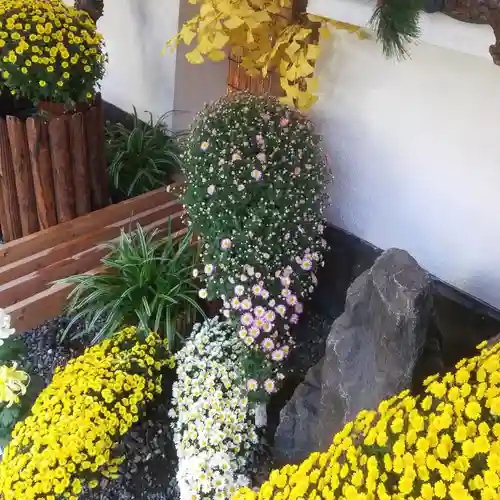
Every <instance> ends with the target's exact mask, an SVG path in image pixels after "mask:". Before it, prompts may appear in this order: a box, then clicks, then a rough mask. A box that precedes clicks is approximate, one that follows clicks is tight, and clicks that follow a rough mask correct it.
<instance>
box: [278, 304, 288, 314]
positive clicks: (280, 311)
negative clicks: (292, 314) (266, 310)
mask: <svg viewBox="0 0 500 500" xmlns="http://www.w3.org/2000/svg"><path fill="white" fill-rule="evenodd" d="M276 312H277V313H278V314H279V315H280V316H284V315H285V313H286V306H284V305H283V304H278V305H277V306H276Z"/></svg>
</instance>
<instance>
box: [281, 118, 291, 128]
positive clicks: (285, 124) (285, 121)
mask: <svg viewBox="0 0 500 500" xmlns="http://www.w3.org/2000/svg"><path fill="white" fill-rule="evenodd" d="M289 123H290V120H289V119H288V118H282V119H281V120H280V127H286V126H287V125H288V124H289Z"/></svg>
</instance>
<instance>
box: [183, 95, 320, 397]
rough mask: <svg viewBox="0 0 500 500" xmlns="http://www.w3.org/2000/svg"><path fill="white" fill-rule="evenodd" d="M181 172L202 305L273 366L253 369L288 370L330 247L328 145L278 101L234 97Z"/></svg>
mask: <svg viewBox="0 0 500 500" xmlns="http://www.w3.org/2000/svg"><path fill="white" fill-rule="evenodd" d="M183 168H184V172H185V175H186V178H187V188H186V192H185V195H184V203H185V205H186V207H187V210H188V213H189V219H190V224H191V225H192V227H193V229H194V231H195V232H196V233H197V234H199V235H200V236H201V237H202V240H203V242H204V246H203V251H202V261H203V264H204V269H203V273H202V276H203V280H204V281H205V283H206V288H204V289H202V290H201V291H200V293H201V296H202V297H205V296H207V297H208V298H209V299H213V298H221V299H223V301H224V311H223V312H224V315H225V316H226V317H228V318H232V319H233V320H234V322H235V324H238V332H239V335H240V337H241V338H242V339H243V341H244V342H245V343H246V344H247V345H249V346H252V347H253V350H254V352H256V353H258V355H259V356H261V357H262V356H264V357H265V359H260V360H259V361H258V362H257V363H253V365H254V366H255V365H262V366H264V365H265V360H266V359H267V360H269V361H277V362H280V361H281V360H282V359H283V358H284V357H286V355H287V353H288V351H289V349H290V348H291V347H292V345H293V338H292V336H291V335H290V333H289V332H290V324H293V323H296V322H297V321H298V315H299V314H300V312H302V308H303V305H302V303H303V301H304V300H305V299H306V298H307V297H308V296H309V294H310V293H311V292H312V291H313V290H314V286H315V284H316V275H315V272H316V269H317V267H318V266H320V265H321V264H322V255H321V252H322V250H323V248H324V247H325V246H326V242H325V241H324V240H323V238H322V236H321V235H322V232H323V228H324V224H323V221H322V212H323V209H324V207H325V204H326V196H325V194H324V193H325V191H324V189H325V186H326V183H327V175H328V171H327V168H326V157H325V155H324V153H323V151H322V149H321V147H320V138H319V136H318V135H316V133H315V132H314V127H313V125H312V123H311V122H310V121H309V120H308V119H307V118H306V117H305V116H304V115H303V114H301V113H299V112H298V111H297V110H294V109H291V108H289V107H287V106H285V105H283V104H281V103H280V102H279V101H278V100H277V99H274V98H272V97H267V96H253V95H250V94H246V93H234V94H230V95H228V96H225V97H223V98H221V99H220V100H219V101H217V102H215V103H214V104H211V105H209V106H207V107H206V108H205V109H203V110H202V111H201V112H200V114H199V116H198V117H197V119H196V120H195V122H194V124H193V126H192V129H191V131H190V134H189V137H188V138H187V141H186V150H185V153H184V156H183ZM263 376H264V374H263ZM268 376H269V373H265V377H266V379H268ZM257 382H258V381H257ZM254 385H255V384H254V383H253V382H252V383H251V386H252V387H253V386H254Z"/></svg>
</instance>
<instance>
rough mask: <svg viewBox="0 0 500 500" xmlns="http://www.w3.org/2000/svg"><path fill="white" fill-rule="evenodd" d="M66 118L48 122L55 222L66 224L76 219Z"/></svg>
mask: <svg viewBox="0 0 500 500" xmlns="http://www.w3.org/2000/svg"><path fill="white" fill-rule="evenodd" d="M67 121H68V117H67V116H60V117H57V118H52V119H51V120H50V121H49V137H50V156H51V158H52V172H53V176H54V193H55V199H56V208H57V221H58V222H59V223H61V222H67V221H69V220H71V219H74V218H75V217H76V208H75V188H74V184H73V173H72V169H71V155H70V149H69V130H68V124H67Z"/></svg>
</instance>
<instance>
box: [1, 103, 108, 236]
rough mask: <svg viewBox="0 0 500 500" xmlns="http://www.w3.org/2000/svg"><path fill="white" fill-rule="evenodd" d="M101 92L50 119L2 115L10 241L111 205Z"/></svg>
mask: <svg viewBox="0 0 500 500" xmlns="http://www.w3.org/2000/svg"><path fill="white" fill-rule="evenodd" d="M106 168H107V167H106V158H105V149H104V118H103V113H102V101H101V99H100V96H99V97H98V98H97V99H96V102H95V104H94V105H93V106H92V107H90V108H88V109H87V110H84V111H83V112H77V113H73V114H66V115H63V116H52V117H50V118H47V119H46V118H42V117H38V116H37V117H31V118H28V119H27V120H22V119H20V118H17V117H15V116H7V117H6V119H4V118H0V227H1V230H2V234H3V239H4V241H5V242H7V241H11V240H15V239H17V238H21V237H22V236H27V235H29V234H32V233H36V232H37V231H39V230H42V229H47V228H49V227H51V226H55V225H56V224H59V223H61V222H67V221H69V220H71V219H74V218H76V217H79V216H82V215H85V214H87V213H89V212H91V211H92V210H97V209H100V208H103V207H105V206H106V205H108V204H109V194H108V180H107V172H106Z"/></svg>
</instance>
